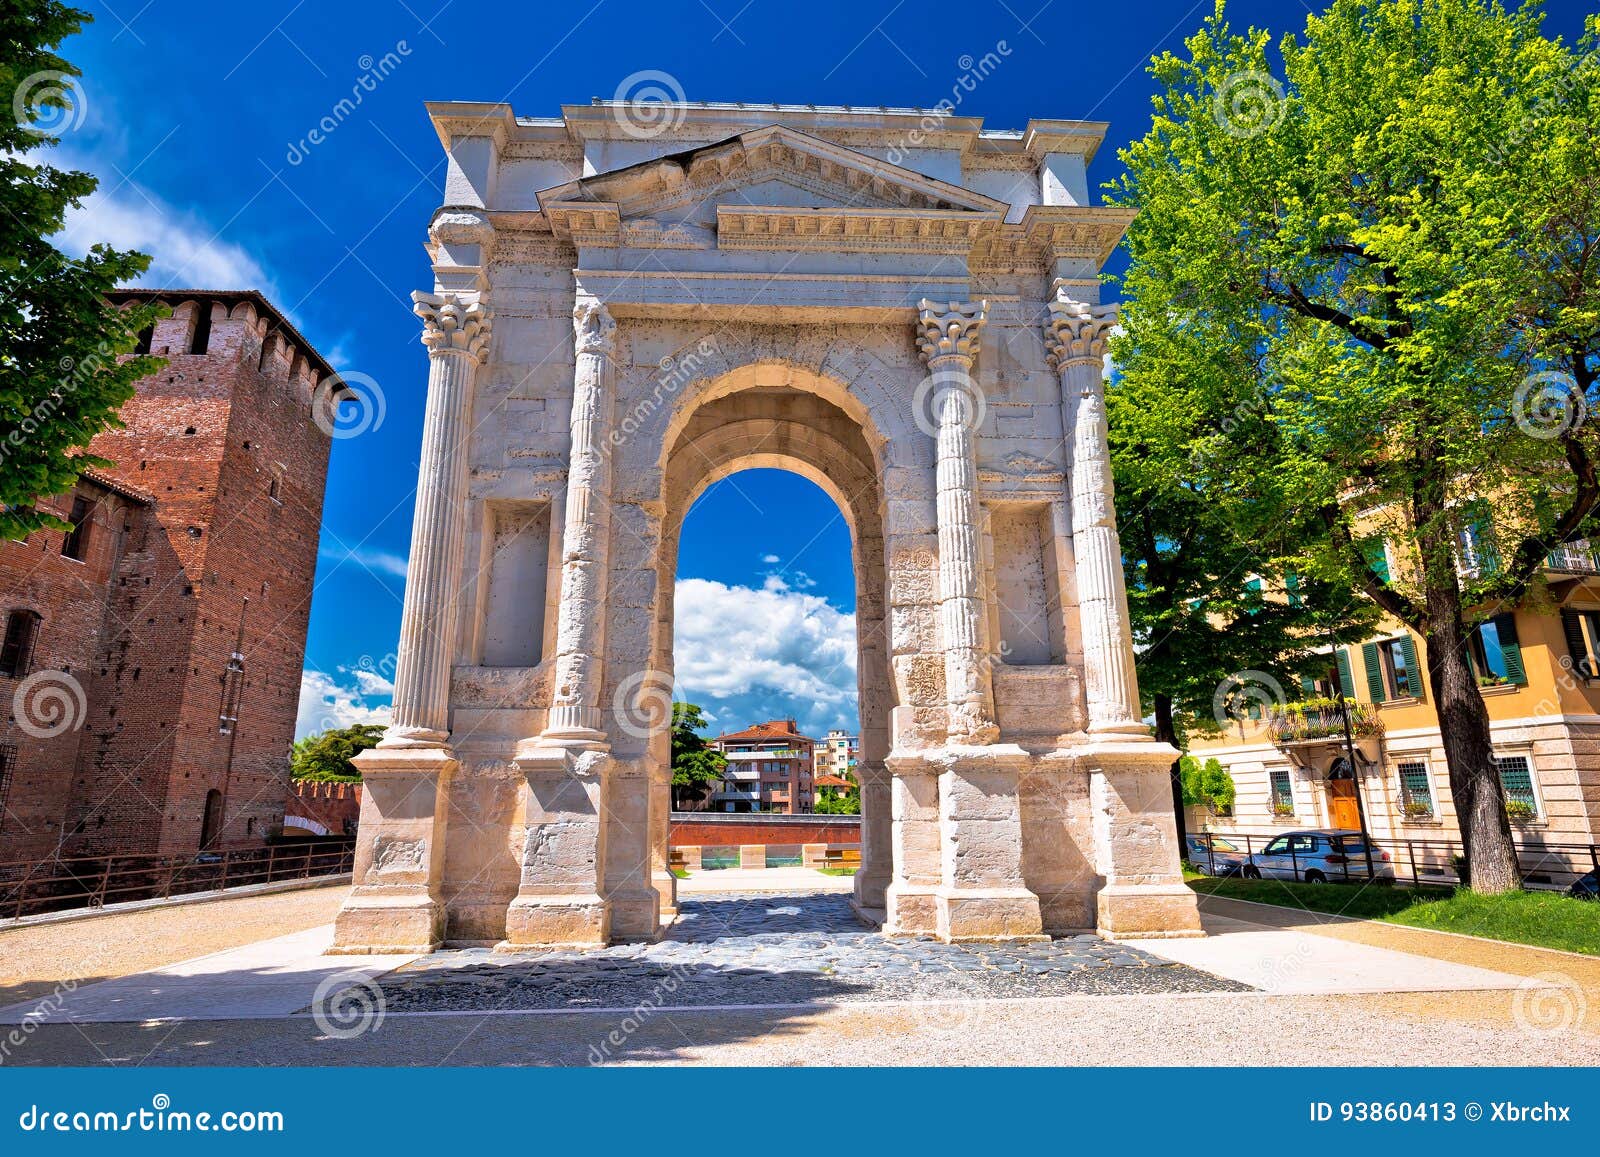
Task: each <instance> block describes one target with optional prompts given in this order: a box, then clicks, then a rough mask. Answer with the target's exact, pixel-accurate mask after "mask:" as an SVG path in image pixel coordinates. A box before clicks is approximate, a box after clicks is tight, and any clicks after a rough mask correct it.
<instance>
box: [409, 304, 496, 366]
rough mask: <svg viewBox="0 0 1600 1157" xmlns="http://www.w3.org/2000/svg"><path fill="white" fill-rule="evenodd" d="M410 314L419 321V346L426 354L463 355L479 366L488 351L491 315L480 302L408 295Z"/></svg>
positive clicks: (492, 315)
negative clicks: (478, 363)
mask: <svg viewBox="0 0 1600 1157" xmlns="http://www.w3.org/2000/svg"><path fill="white" fill-rule="evenodd" d="M411 300H412V302H413V303H414V304H413V305H412V307H411V311H412V312H413V313H415V314H416V315H417V316H418V317H420V318H421V319H422V344H423V345H425V346H427V347H428V350H429V352H430V353H445V352H454V353H464V354H466V355H467V356H468V357H470V358H472V360H473V361H477V362H481V361H482V360H483V359H484V355H485V354H487V353H488V351H489V336H490V329H491V323H492V322H493V320H494V314H493V312H492V311H491V310H490V309H489V307H488V306H486V305H484V304H483V303H482V302H480V301H472V302H468V301H464V300H462V299H461V298H459V297H457V296H456V295H455V294H453V293H423V292H421V291H420V290H419V291H418V292H416V293H413V294H412V295H411Z"/></svg>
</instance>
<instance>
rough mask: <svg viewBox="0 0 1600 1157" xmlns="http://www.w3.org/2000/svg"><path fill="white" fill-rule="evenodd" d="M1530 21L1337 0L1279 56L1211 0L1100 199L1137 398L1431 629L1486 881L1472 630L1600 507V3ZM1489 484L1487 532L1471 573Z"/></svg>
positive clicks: (1266, 512) (1299, 559) (1269, 521)
mask: <svg viewBox="0 0 1600 1157" xmlns="http://www.w3.org/2000/svg"><path fill="white" fill-rule="evenodd" d="M1539 20H1540V16H1539V12H1538V7H1537V5H1536V4H1528V5H1525V6H1523V7H1521V8H1519V9H1517V10H1516V11H1514V12H1510V13H1508V12H1507V11H1505V9H1504V8H1503V7H1501V6H1500V4H1498V3H1496V2H1493V0H1334V3H1333V4H1332V5H1331V6H1330V7H1329V9H1328V10H1327V11H1326V13H1324V14H1323V15H1321V16H1313V17H1311V18H1309V19H1308V21H1307V24H1306V28H1305V32H1304V34H1303V35H1302V36H1299V37H1296V36H1288V37H1285V38H1284V39H1283V40H1282V41H1281V42H1280V43H1279V44H1278V46H1277V50H1278V58H1274V56H1273V52H1272V48H1273V46H1272V45H1271V43H1270V42H1269V38H1268V35H1267V34H1266V33H1265V32H1261V31H1257V30H1254V29H1252V30H1250V31H1248V32H1246V33H1243V34H1236V33H1235V32H1234V31H1232V30H1231V29H1230V27H1229V26H1228V24H1227V22H1226V19H1225V17H1224V15H1223V10H1222V5H1221V4H1220V3H1219V4H1218V6H1217V10H1216V13H1215V14H1214V15H1213V17H1212V18H1211V19H1210V20H1208V21H1207V23H1206V25H1205V27H1204V28H1203V29H1202V30H1201V31H1200V32H1199V33H1197V34H1196V35H1195V36H1193V37H1191V38H1190V39H1189V40H1188V41H1186V50H1187V54H1186V55H1185V56H1178V55H1174V54H1170V53H1168V54H1163V55H1162V56H1160V57H1158V58H1156V60H1155V61H1154V62H1153V64H1152V66H1151V71H1152V73H1153V74H1154V76H1155V77H1156V79H1157V81H1158V82H1159V85H1160V92H1159V93H1158V95H1157V97H1156V98H1155V114H1154V118H1153V121H1152V125H1151V128H1150V131H1149V132H1148V133H1147V134H1146V135H1145V137H1144V138H1143V139H1142V140H1139V141H1136V142H1134V143H1133V144H1132V145H1130V146H1129V147H1128V148H1127V149H1125V150H1124V151H1123V153H1122V159H1123V162H1124V164H1125V166H1126V169H1127V173H1126V175H1125V176H1124V177H1123V178H1122V179H1120V180H1119V181H1117V182H1116V183H1115V184H1114V185H1113V187H1112V188H1111V190H1110V191H1109V193H1108V199H1110V200H1111V201H1113V202H1116V203H1120V204H1123V205H1127V206H1132V207H1136V208H1137V209H1139V211H1140V212H1139V216H1138V218H1137V219H1136V221H1135V222H1134V224H1133V226H1132V227H1131V228H1130V230H1129V234H1128V246H1129V250H1130V256H1131V259H1132V260H1131V265H1130V268H1129V272H1128V275H1127V279H1126V282H1125V285H1124V294H1123V296H1124V325H1125V327H1126V337H1125V338H1124V339H1122V340H1120V341H1118V342H1117V344H1116V345H1115V346H1114V349H1115V353H1116V356H1117V358H1118V361H1119V363H1120V364H1121V367H1122V371H1123V374H1124V377H1125V379H1126V380H1127V381H1128V382H1130V383H1135V386H1134V388H1135V389H1142V390H1146V391H1156V390H1160V389H1163V388H1166V389H1171V390H1173V391H1175V392H1176V393H1177V394H1178V397H1177V398H1176V399H1175V400H1174V401H1173V403H1172V404H1171V405H1170V406H1168V407H1166V408H1165V418H1164V419H1163V418H1162V417H1161V416H1157V418H1156V419H1155V420H1157V421H1167V422H1175V423H1176V424H1177V428H1175V429H1173V430H1172V431H1171V434H1170V436H1171V438H1172V440H1173V441H1174V442H1176V441H1178V440H1180V439H1185V438H1186V439H1187V441H1188V463H1187V470H1188V473H1189V476H1190V477H1192V478H1193V479H1194V480H1195V481H1194V484H1195V485H1196V486H1197V487H1200V488H1202V489H1203V491H1204V493H1205V496H1206V498H1207V500H1208V501H1211V502H1215V503H1217V504H1219V507H1220V508H1221V509H1224V510H1226V511H1228V512H1229V516H1230V517H1234V518H1237V519H1238V520H1239V526H1240V528H1241V531H1242V533H1243V534H1244V535H1245V536H1246V537H1247V538H1248V539H1249V540H1252V541H1259V542H1261V543H1262V549H1263V552H1264V553H1268V554H1270V555H1273V556H1276V557H1277V559H1278V561H1279V563H1280V564H1281V565H1282V566H1284V567H1285V568H1289V569H1292V570H1293V571H1294V572H1295V573H1298V574H1301V575H1304V576H1305V577H1306V579H1307V580H1308V581H1311V582H1318V583H1326V584H1328V585H1329V586H1330V587H1332V588H1335V589H1337V588H1338V587H1340V586H1349V587H1353V588H1356V589H1359V590H1360V591H1361V592H1362V593H1364V594H1365V595H1366V596H1367V597H1369V598H1370V599H1372V601H1373V602H1374V603H1376V604H1377V605H1378V606H1379V607H1381V608H1382V609H1383V610H1384V611H1386V612H1388V613H1389V614H1391V615H1392V616H1394V617H1395V618H1396V619H1399V620H1400V621H1401V622H1403V623H1405V624H1406V625H1407V626H1409V627H1411V628H1412V629H1414V630H1416V631H1417V632H1418V633H1420V634H1421V635H1422V636H1423V638H1424V640H1425V641H1426V643H1427V644H1428V648H1427V650H1428V657H1427V667H1428V674H1429V682H1430V686H1431V689H1432V692H1433V696H1434V699H1435V705H1436V706H1437V708H1438V710H1439V714H1440V725H1441V730H1442V732H1443V746H1444V748H1445V754H1446V760H1447V763H1448V765H1449V769H1450V779H1451V786H1452V794H1453V796H1454V798H1455V802H1456V807H1457V813H1458V816H1459V817H1460V820H1461V825H1462V835H1463V839H1464V841H1465V843H1466V844H1467V846H1468V849H1469V854H1470V858H1471V863H1472V868H1473V877H1472V885H1473V886H1474V887H1475V888H1482V889H1486V890H1499V889H1503V888H1507V887H1513V886H1515V884H1516V882H1517V869H1516V860H1515V854H1514V851H1513V849H1512V844H1511V838H1510V831H1509V826H1508V824H1507V822H1506V817H1505V809H1504V798H1503V792H1502V790H1501V787H1500V784H1499V779H1498V775H1497V774H1496V769H1495V767H1494V764H1493V752H1492V747H1491V744H1490V741H1489V730H1488V715H1487V711H1486V710H1485V708H1484V706H1483V703H1482V700H1481V697H1480V696H1479V695H1478V692H1477V685H1476V680H1475V679H1474V678H1473V676H1472V673H1471V670H1470V667H1469V664H1468V661H1467V658H1466V650H1467V645H1468V642H1469V631H1470V630H1471V628H1472V626H1473V624H1474V623H1475V622H1476V620H1477V619H1478V618H1479V617H1482V616H1485V615H1487V614H1492V613H1493V612H1494V611H1495V610H1497V609H1499V608H1500V607H1501V606H1502V605H1503V604H1504V603H1506V602H1508V601H1515V600H1519V599H1522V598H1523V597H1524V596H1526V595H1527V594H1529V593H1530V590H1531V589H1533V588H1536V587H1537V586H1538V584H1539V583H1540V581H1541V579H1540V571H1539V567H1540V564H1541V563H1542V561H1543V559H1544V556H1545V553H1546V552H1547V551H1548V550H1549V549H1550V547H1551V546H1552V545H1554V544H1556V543H1560V542H1565V541H1571V540H1574V539H1576V538H1580V537H1583V536H1585V535H1586V534H1587V533H1589V531H1590V529H1591V527H1592V524H1593V521H1594V519H1593V512H1594V509H1595V506H1596V502H1597V500H1600V477H1597V473H1596V468H1595V454H1596V452H1597V449H1600V446H1597V443H1596V433H1595V425H1594V424H1593V423H1586V422H1584V421H1582V420H1581V419H1580V418H1579V416H1578V415H1580V414H1581V413H1582V412H1583V411H1584V410H1585V408H1586V407H1587V404H1588V401H1589V400H1590V399H1589V398H1588V397H1587V395H1588V393H1589V392H1590V389H1591V387H1592V386H1593V385H1594V382H1595V375H1596V372H1597V369H1600V366H1597V360H1600V314H1597V305H1596V297H1595V289H1596V279H1597V266H1600V262H1597V261H1596V252H1597V243H1600V217H1597V215H1596V213H1595V208H1596V205H1597V203H1600V199H1597V196H1596V191H1597V184H1596V178H1597V168H1600V159H1597V158H1600V149H1597V148H1596V141H1597V133H1596V114H1597V112H1600V98H1597V85H1596V74H1597V73H1600V68H1597V67H1596V66H1595V64H1594V51H1595V47H1596V40H1597V34H1600V22H1597V21H1596V20H1594V19H1591V21H1590V24H1589V32H1588V36H1587V37H1586V39H1585V42H1584V44H1583V45H1581V46H1578V47H1576V48H1574V47H1572V46H1567V45H1563V44H1561V43H1559V42H1557V41H1553V40H1550V39H1547V38H1545V37H1544V36H1543V35H1542V34H1541V32H1540V27H1539ZM1275 64H1276V65H1277V66H1278V67H1277V72H1278V73H1279V74H1281V75H1282V76H1283V77H1284V78H1285V79H1284V80H1283V81H1280V80H1279V79H1277V78H1276V77H1275V76H1274V66H1275ZM1552 394H1554V396H1552ZM1482 498H1486V499H1488V500H1489V501H1490V502H1491V503H1492V509H1493V511H1494V515H1495V517H1494V530H1495V533H1496V534H1497V536H1498V541H1497V544H1496V546H1495V548H1494V550H1493V551H1492V555H1493V558H1492V559H1491V560H1490V561H1491V562H1492V565H1480V564H1481V563H1482V562H1483V560H1482V559H1478V560H1476V561H1475V562H1474V563H1473V564H1472V565H1466V563H1465V560H1464V559H1463V554H1462V544H1463V543H1464V542H1465V541H1467V538H1468V537H1469V536H1475V537H1476V538H1479V539H1481V538H1482V531H1483V529H1484V528H1483V527H1482V526H1481V525H1480V524H1481V523H1482V521H1483V515H1482V510H1483V506H1482V505H1481V504H1480V503H1478V502H1474V501H1473V500H1474V499H1482ZM1374 536H1382V537H1386V538H1387V539H1388V540H1389V542H1390V544H1391V546H1392V548H1393V549H1395V550H1396V552H1397V554H1398V558H1397V560H1396V565H1394V566H1393V567H1388V566H1384V565H1381V564H1379V563H1378V562H1377V561H1376V559H1375V555H1374V553H1373V551H1372V550H1371V548H1370V540H1371V539H1372V538H1373V537H1374Z"/></svg>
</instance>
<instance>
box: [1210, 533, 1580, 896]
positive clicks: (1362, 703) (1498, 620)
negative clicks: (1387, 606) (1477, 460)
mask: <svg viewBox="0 0 1600 1157" xmlns="http://www.w3.org/2000/svg"><path fill="white" fill-rule="evenodd" d="M1386 549H1387V548H1386ZM1463 554H1464V556H1465V560H1464V565H1465V566H1473V565H1478V560H1475V559H1474V558H1473V552H1472V550H1471V544H1470V543H1469V542H1464V543H1463ZM1390 561H1392V555H1391V558H1390ZM1375 565H1378V564H1375ZM1545 573H1546V577H1547V579H1548V600H1541V601H1544V604H1545V605H1543V606H1541V607H1525V608H1522V609H1518V610H1515V611H1509V612H1506V613H1503V614H1500V615H1497V616H1495V617H1494V618H1492V619H1490V620H1488V621H1487V622H1485V623H1484V624H1483V625H1482V626H1480V627H1479V628H1478V629H1477V631H1476V632H1475V633H1474V635H1473V637H1472V640H1471V646H1472V665H1473V669H1474V671H1475V672H1476V673H1477V675H1478V682H1479V686H1480V689H1481V692H1482V694H1483V697H1484V702H1485V704H1486V705H1487V707H1488V710H1489V717H1490V720H1491V736H1492V741H1493V744H1494V752H1495V758H1496V760H1497V762H1498V764H1499V767H1500V776H1501V782H1502V783H1503V784H1504V786H1505V790H1506V797H1507V811H1508V813H1509V814H1510V817H1511V820H1512V829H1513V834H1514V835H1515V837H1516V839H1517V843H1518V845H1519V847H1521V848H1522V850H1523V857H1522V859H1523V869H1524V871H1526V872H1528V873H1529V874H1530V881H1531V882H1535V883H1537V882H1543V881H1541V877H1542V876H1548V877H1549V880H1548V882H1550V883H1563V882H1565V881H1566V880H1569V879H1570V878H1571V875H1570V872H1572V871H1576V872H1580V873H1581V872H1584V871H1587V870H1589V868H1590V867H1594V866H1597V860H1596V857H1597V850H1596V848H1595V846H1594V845H1596V844H1597V843H1600V552H1597V551H1596V550H1595V549H1592V548H1591V547H1590V546H1589V544H1587V543H1576V544H1572V545H1569V546H1564V547H1561V548H1559V549H1558V550H1556V551H1554V552H1552V553H1551V554H1550V556H1549V557H1548V558H1547V560H1546V566H1545ZM1341 688H1342V690H1343V692H1344V695H1345V696H1346V697H1347V699H1348V700H1349V701H1350V702H1349V704H1348V707H1349V717H1350V721H1351V724H1352V727H1351V731H1352V733H1353V734H1352V738H1353V740H1354V747H1355V749H1356V758H1355V760H1354V765H1355V766H1354V768H1352V766H1351V760H1350V759H1349V758H1348V756H1347V752H1348V747H1347V744H1346V737H1345V730H1344V718H1343V716H1342V714H1341V713H1340V711H1339V710H1338V708H1337V706H1336V704H1335V702H1334V699H1335V697H1336V696H1337V693H1338V689H1341ZM1297 692H1298V696H1299V701H1298V702H1290V703H1287V704H1285V705H1284V706H1283V707H1281V708H1279V709H1276V710H1269V711H1263V712H1256V713H1255V714H1256V715H1258V718H1252V719H1245V720H1242V721H1240V722H1239V723H1237V724H1234V725H1231V726H1230V727H1229V728H1228V729H1227V730H1226V731H1225V732H1224V733H1223V734H1222V735H1220V736H1213V737H1208V738H1204V739H1203V740H1197V741H1196V742H1195V743H1194V744H1193V745H1192V747H1191V754H1193V755H1195V756H1196V757H1198V758H1200V759H1202V760H1204V759H1208V758H1212V757H1215V758H1216V759H1217V760H1219V761H1220V762H1221V763H1222V764H1223V766H1225V767H1226V768H1227V769H1228V770H1229V772H1230V773H1231V774H1232V776H1233V780H1234V785H1235V788H1236V792H1237V795H1236V799H1235V801H1234V805H1233V808H1232V812H1231V814H1229V815H1216V814H1213V813H1212V812H1210V811H1209V810H1203V809H1191V810H1190V814H1189V817H1188V820H1189V824H1190V831H1199V830H1208V831H1213V832H1234V833H1241V834H1250V835H1261V836H1270V835H1273V834H1275V833H1278V832H1281V831H1283V830H1285V829H1294V828H1326V827H1338V828H1358V827H1360V826H1361V822H1362V820H1363V818H1364V819H1365V822H1366V826H1367V828H1368V830H1369V831H1370V832H1371V833H1372V836H1373V838H1374V839H1375V840H1376V841H1377V842H1378V844H1379V845H1380V846H1383V845H1384V843H1385V841H1390V842H1392V843H1394V844H1395V848H1394V852H1395V858H1396V860H1397V861H1403V860H1404V859H1405V858H1408V857H1409V856H1411V855H1413V854H1416V855H1418V856H1419V858H1420V861H1421V862H1420V864H1419V869H1418V870H1419V874H1421V875H1422V876H1423V877H1424V878H1426V876H1427V875H1429V874H1439V875H1443V874H1445V873H1446V872H1447V870H1448V864H1449V857H1450V854H1451V852H1452V851H1454V850H1456V849H1453V848H1451V847H1449V846H1448V844H1450V843H1457V842H1458V841H1459V839H1460V832H1459V829H1458V828H1457V825H1456V818H1455V811H1454V807H1453V804H1452V801H1451V794H1450V781H1449V773H1448V770H1447V768H1446V765H1445V757H1444V749H1443V745H1442V744H1441V741H1440V734H1439V719H1438V715H1437V713H1436V711H1435V706H1434V703H1433V701H1432V693H1431V690H1430V688H1429V686H1428V680H1427V651H1426V649H1425V647H1424V644H1423V642H1422V640H1421V639H1420V638H1418V637H1417V636H1415V635H1413V634H1411V633H1410V632H1409V631H1407V630H1405V629H1404V628H1402V627H1401V626H1400V625H1399V624H1398V623H1394V622H1393V621H1391V622H1390V623H1389V624H1388V626H1387V629H1384V630H1382V631H1381V632H1380V633H1379V634H1377V635H1376V636H1374V637H1372V638H1369V639H1366V640H1364V641H1362V642H1360V643H1352V644H1351V645H1347V646H1340V647H1337V648H1333V647H1330V648H1329V651H1328V669H1327V671H1326V673H1325V674H1324V675H1322V676H1321V677H1319V678H1315V679H1308V680H1306V683H1305V686H1303V687H1302V688H1299V689H1290V690H1289V694H1288V695H1287V696H1286V698H1295V697H1296V694H1297ZM1406 840H1411V841H1432V842H1434V843H1436V844H1437V845H1438V846H1437V847H1428V846H1420V847H1405V846H1404V845H1402V844H1400V843H1399V841H1406ZM1257 846H1258V847H1259V845H1257ZM1546 855H1548V858H1549V861H1550V862H1549V863H1548V864H1545V863H1543V862H1542V859H1543V858H1544V857H1545V856H1546ZM1397 867H1398V868H1399V869H1400V871H1401V874H1402V875H1405V874H1407V872H1406V867H1407V865H1406V864H1405V863H1404V862H1400V863H1397ZM1546 868H1548V869H1549V871H1546V870H1545V869H1546Z"/></svg>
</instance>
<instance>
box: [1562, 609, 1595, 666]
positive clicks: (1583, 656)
mask: <svg viewBox="0 0 1600 1157" xmlns="http://www.w3.org/2000/svg"><path fill="white" fill-rule="evenodd" d="M1561 633H1562V634H1563V635H1565V636H1566V637H1567V654H1569V655H1571V656H1572V669H1573V670H1574V671H1576V672H1577V673H1578V674H1579V675H1582V676H1585V677H1592V676H1593V674H1594V672H1592V671H1590V670H1589V664H1588V658H1589V648H1588V646H1586V645H1585V643H1584V640H1583V619H1582V618H1581V617H1579V614H1578V612H1577V611H1569V610H1566V609H1563V610H1562V612H1561Z"/></svg>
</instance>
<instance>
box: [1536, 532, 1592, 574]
mask: <svg viewBox="0 0 1600 1157" xmlns="http://www.w3.org/2000/svg"><path fill="white" fill-rule="evenodd" d="M1544 563H1545V566H1547V567H1549V568H1550V569H1551V570H1560V571H1568V572H1572V573H1576V574H1597V573H1600V557H1597V555H1596V552H1595V548H1594V545H1593V544H1592V543H1590V542H1589V541H1588V540H1587V539H1579V540H1578V541H1576V542H1564V543H1562V544H1561V545H1560V546H1558V547H1556V548H1555V549H1554V550H1552V551H1551V552H1550V553H1549V554H1547V555H1545V559H1544Z"/></svg>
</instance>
